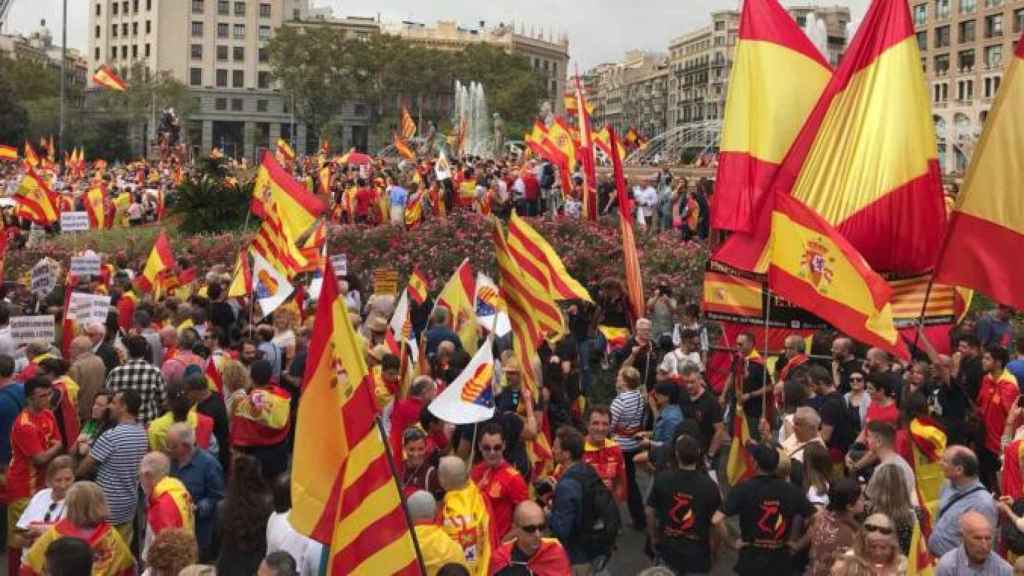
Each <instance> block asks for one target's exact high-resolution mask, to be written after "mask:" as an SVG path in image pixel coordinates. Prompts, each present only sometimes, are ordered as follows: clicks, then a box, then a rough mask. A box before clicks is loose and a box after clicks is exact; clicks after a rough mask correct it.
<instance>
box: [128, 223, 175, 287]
mask: <svg viewBox="0 0 1024 576" xmlns="http://www.w3.org/2000/svg"><path fill="white" fill-rule="evenodd" d="M173 267H174V255H173V254H172V253H171V243H170V241H168V240H167V232H165V231H163V230H161V231H160V236H158V237H157V239H156V242H154V243H153V249H152V250H150V252H149V258H147V259H146V265H145V267H143V268H142V274H139V276H138V277H137V278H136V279H135V285H136V287H137V288H138V289H139V290H142V291H144V292H153V291H154V290H155V291H157V292H159V289H160V280H161V277H162V276H163V275H164V273H165V272H166V271H168V270H170V269H171V268H173Z"/></svg>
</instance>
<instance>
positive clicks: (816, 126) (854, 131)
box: [715, 0, 946, 273]
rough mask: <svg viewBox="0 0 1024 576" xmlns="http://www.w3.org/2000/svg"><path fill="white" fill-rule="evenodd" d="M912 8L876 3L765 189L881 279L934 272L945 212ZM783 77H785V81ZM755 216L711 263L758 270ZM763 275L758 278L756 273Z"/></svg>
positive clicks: (761, 242) (764, 218) (762, 228)
mask: <svg viewBox="0 0 1024 576" xmlns="http://www.w3.org/2000/svg"><path fill="white" fill-rule="evenodd" d="M920 57H921V54H920V51H919V49H918V46H917V39H916V36H915V32H914V25H913V21H912V20H911V17H910V8H909V6H908V4H907V3H906V2H905V1H904V0H875V1H874V2H873V3H872V5H871V8H870V9H869V10H868V13H867V14H866V15H865V17H864V20H863V21H862V22H861V25H860V28H859V29H858V31H857V35H856V36H855V37H854V39H853V42H852V43H851V44H850V47H849V49H848V50H847V52H846V55H845V56H843V60H842V62H841V63H840V65H839V68H838V69H837V70H836V72H835V75H834V76H833V77H832V80H831V81H830V82H829V84H828V86H827V87H826V88H825V91H824V93H823V94H822V97H821V99H820V100H819V101H818V103H817V105H816V106H815V107H814V109H813V110H812V111H811V114H810V116H809V117H808V119H807V122H806V123H805V124H804V126H803V128H802V129H801V130H800V133H799V134H798V135H797V137H796V140H795V141H794V142H793V145H792V147H791V148H790V149H789V152H788V153H787V154H786V157H785V159H784V160H783V162H782V165H781V166H780V167H779V170H778V172H777V173H776V176H775V179H774V181H773V183H772V185H771V190H772V195H771V196H770V197H769V198H768V201H774V200H775V198H777V197H778V195H777V194H776V193H783V194H789V195H792V196H793V197H794V198H796V199H797V200H799V201H800V202H802V203H803V204H805V205H806V206H807V207H809V208H810V209H811V210H813V211H814V212H816V213H818V214H820V215H821V216H822V217H823V218H824V219H825V221H826V222H828V223H829V225H831V226H833V227H835V228H836V229H837V230H838V231H839V233H840V234H842V235H843V236H844V237H845V238H846V239H847V240H849V242H850V244H851V245H852V246H853V247H854V248H855V249H856V250H857V251H858V252H860V253H861V254H862V255H863V256H864V258H865V259H866V260H867V262H868V264H870V265H871V267H872V268H873V269H874V270H876V271H879V272H902V273H912V272H920V271H923V270H925V269H928V268H930V267H932V266H933V265H934V264H935V261H936V256H937V255H938V252H939V249H940V245H941V243H942V238H943V235H944V233H945V226H944V225H943V224H944V222H945V220H946V219H945V208H944V202H943V198H942V182H941V175H940V170H939V162H938V152H937V146H936V141H935V128H934V125H933V120H932V116H931V108H930V106H929V101H928V84H927V82H926V81H925V77H924V73H923V71H922V69H921V60H920ZM787 76H788V75H787ZM771 214H772V210H771V209H770V208H769V207H765V208H764V209H762V210H761V211H760V213H759V215H758V221H757V223H756V224H755V226H754V228H753V230H752V231H751V233H749V234H746V233H744V234H734V235H733V236H731V237H730V238H729V240H727V241H726V243H725V244H723V246H722V247H721V248H720V249H719V250H718V251H717V252H716V254H715V259H717V260H719V261H722V262H724V263H726V264H729V265H730V266H733V267H734V268H740V269H742V270H755V269H757V265H758V263H762V264H763V262H764V261H763V260H761V259H760V256H761V254H762V253H763V250H764V248H765V245H766V240H767V238H768V236H769V234H770V227H771V222H770V220H771ZM758 271H762V270H758Z"/></svg>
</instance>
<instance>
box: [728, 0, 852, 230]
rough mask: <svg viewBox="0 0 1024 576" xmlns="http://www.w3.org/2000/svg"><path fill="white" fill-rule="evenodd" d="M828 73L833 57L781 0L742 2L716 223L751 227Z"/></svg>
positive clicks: (815, 101)
mask: <svg viewBox="0 0 1024 576" xmlns="http://www.w3.org/2000/svg"><path fill="white" fill-rule="evenodd" d="M780 70H786V73H785V74H780V73H779V71H780ZM830 78H832V68H831V67H830V66H829V65H828V62H826V61H825V59H824V58H823V57H822V55H821V53H820V52H819V51H818V49H817V48H816V47H815V46H814V44H812V43H811V41H810V40H809V39H808V38H807V35H806V34H804V32H803V30H801V29H800V27H799V26H797V24H796V22H794V21H793V18H792V17H790V15H789V13H787V12H786V10H785V9H784V8H783V7H782V6H781V5H780V4H779V3H778V1H777V0H746V1H745V2H744V3H743V13H742V15H741V17H740V30H739V41H738V42H737V43H736V52H735V55H734V57H733V65H732V72H731V74H730V76H729V93H728V95H727V97H726V101H725V120H724V124H723V126H722V142H721V151H720V153H719V160H718V175H717V177H716V180H715V194H714V195H713V196H712V198H711V219H712V222H711V225H712V226H714V227H715V228H721V229H724V230H738V231H743V232H749V231H751V229H752V228H753V226H754V222H755V221H756V218H757V215H758V214H759V213H760V212H759V211H758V209H759V207H761V206H763V204H764V200H765V198H767V196H768V188H769V185H770V184H771V181H772V178H773V177H774V176H775V171H776V170H778V167H779V164H781V163H782V160H783V158H785V156H786V152H787V151H788V150H789V148H790V146H791V145H792V144H793V140H795V139H796V135H797V133H798V132H799V131H800V128H801V127H802V126H803V125H804V122H805V121H806V120H807V116H808V115H809V114H810V113H811V110H812V109H813V108H814V105H815V103H817V102H818V99H819V98H820V97H821V94H822V92H823V91H824V90H825V85H826V84H828V81H829V79H830Z"/></svg>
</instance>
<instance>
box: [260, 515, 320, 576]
mask: <svg viewBox="0 0 1024 576" xmlns="http://www.w3.org/2000/svg"><path fill="white" fill-rule="evenodd" d="M278 550H284V551H285V552H287V553H288V554H290V555H291V557H292V558H294V559H295V563H296V564H297V565H298V568H299V576H315V575H316V574H319V573H320V556H321V554H322V553H323V545H322V544H320V543H319V542H317V541H315V540H312V539H310V538H307V537H305V536H303V535H302V534H299V533H298V532H296V531H295V529H294V528H292V525H291V523H289V522H288V513H287V512H284V513H277V512H274V513H273V514H271V515H270V518H268V519H267V554H270V553H271V552H277V551H278Z"/></svg>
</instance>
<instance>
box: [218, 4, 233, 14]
mask: <svg viewBox="0 0 1024 576" xmlns="http://www.w3.org/2000/svg"><path fill="white" fill-rule="evenodd" d="M229 4H230V3H229V2H228V0H217V14H220V15H221V16H227V15H228V14H230V13H231V11H230V8H229Z"/></svg>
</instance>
